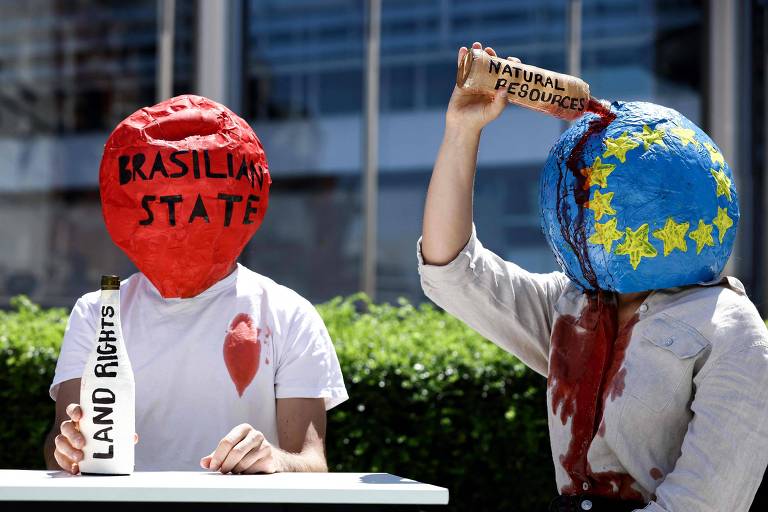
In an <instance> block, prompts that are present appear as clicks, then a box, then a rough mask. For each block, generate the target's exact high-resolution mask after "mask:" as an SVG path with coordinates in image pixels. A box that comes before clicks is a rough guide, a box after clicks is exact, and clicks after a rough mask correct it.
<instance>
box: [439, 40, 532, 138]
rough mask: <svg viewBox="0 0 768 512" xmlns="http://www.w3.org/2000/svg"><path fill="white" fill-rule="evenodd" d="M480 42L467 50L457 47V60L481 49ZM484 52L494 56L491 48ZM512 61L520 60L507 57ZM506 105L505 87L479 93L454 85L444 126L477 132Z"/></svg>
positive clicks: (494, 53)
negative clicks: (493, 91) (491, 91)
mask: <svg viewBox="0 0 768 512" xmlns="http://www.w3.org/2000/svg"><path fill="white" fill-rule="evenodd" d="M482 49H483V46H482V45H481V44H480V43H474V44H473V45H472V49H471V50H469V49H467V48H466V47H464V46H462V47H461V48H460V49H459V56H458V62H459V63H461V61H462V60H463V59H464V57H465V56H466V55H467V53H469V52H470V51H472V50H474V51H477V50H482ZM485 53H487V54H488V55H490V56H491V57H496V52H495V51H494V50H493V48H490V47H488V48H485ZM507 58H508V59H509V60H511V61H513V62H518V63H519V62H520V60H519V59H515V58H512V57H507ZM506 106H507V89H506V88H501V89H499V90H497V91H496V92H495V93H480V94H478V92H477V91H474V90H468V89H464V88H461V87H458V86H457V87H455V88H454V89H453V94H452V95H451V101H450V102H449V103H448V111H447V112H446V115H445V121H446V128H449V129H454V128H458V129H468V130H472V131H477V132H479V131H480V130H482V129H483V128H484V127H485V125H487V124H488V123H490V122H491V121H493V120H494V119H496V118H497V117H499V115H500V114H501V113H502V112H503V111H504V108H505V107H506Z"/></svg>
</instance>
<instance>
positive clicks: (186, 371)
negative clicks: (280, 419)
mask: <svg viewBox="0 0 768 512" xmlns="http://www.w3.org/2000/svg"><path fill="white" fill-rule="evenodd" d="M99 302H100V293H99V292H98V291H96V292H92V293H88V294H86V295H84V296H83V297H81V298H80V299H79V300H78V301H77V304H75V307H74V309H73V310H72V314H71V315H70V318H69V323H68V325H67V330H66V332H65V334H64V341H63V344H62V347H61V354H60V355H59V360H58V362H57V364H56V374H55V375H54V378H53V383H52V384H51V388H50V394H51V397H52V398H53V399H54V400H56V394H57V393H58V388H59V384H60V383H61V382H63V381H66V380H69V379H73V378H80V377H81V376H82V374H83V368H84V367H85V364H86V361H87V359H88V355H89V354H90V351H91V349H92V347H93V345H94V343H95V341H96V322H97V320H98V308H99ZM120 315H121V322H122V328H123V336H124V338H125V346H126V349H127V350H128V357H129V358H130V360H131V365H132V367H133V372H134V379H135V381H136V430H137V432H138V434H139V444H138V445H136V470H144V471H149V470H158V471H161V470H193V469H200V458H201V457H203V456H205V455H208V454H209V453H210V452H212V451H213V450H214V449H215V448H216V445H217V444H218V442H219V441H220V440H221V438H222V437H223V436H224V435H226V434H227V433H228V432H229V431H230V430H231V429H232V428H233V427H235V426H237V425H239V424H241V423H248V424H250V425H252V426H253V427H254V428H256V429H257V430H260V431H261V432H263V433H264V435H265V436H266V438H267V439H268V440H269V441H270V442H271V443H272V444H274V445H276V446H277V445H278V438H277V422H276V414H275V399H276V398H324V399H325V406H326V409H330V408H332V407H334V406H336V405H338V404H340V403H341V402H343V401H344V400H346V399H347V398H348V396H347V391H346V389H345V387H344V379H343V377H342V374H341V369H340V367H339V361H338V359H337V357H336V351H335V350H334V348H333V343H332V342H331V339H330V337H329V335H328V331H327V330H326V328H325V325H324V324H323V321H322V319H321V318H320V315H319V314H318V313H317V311H316V310H315V308H314V307H313V306H312V305H311V304H310V303H309V302H308V301H307V300H305V299H304V298H302V297H301V296H299V295H298V294H297V293H296V292H294V291H292V290H290V289H288V288H286V287H284V286H280V285H278V284H277V283H275V282H274V281H272V280H271V279H268V278H266V277H264V276H261V275H259V274H257V273H255V272H253V271H251V270H249V269H247V268H245V267H244V266H242V265H239V264H238V266H237V269H236V270H235V271H234V272H232V273H231V274H230V275H229V276H227V277H225V278H224V279H222V280H221V281H219V282H218V283H216V284H215V285H213V286H212V287H210V288H209V289H207V290H205V291H204V292H202V293H201V294H199V295H197V296H195V297H193V298H190V299H164V298H163V297H162V296H161V295H160V293H159V292H158V291H157V289H156V288H155V287H154V286H153V285H152V283H151V282H150V281H149V280H148V279H147V278H146V277H145V276H144V275H143V274H141V273H137V274H133V275H132V276H131V277H129V278H128V279H126V280H125V281H123V282H122V283H121V285H120ZM243 339H245V341H246V342H247V343H237V342H238V341H243ZM225 340H227V341H228V344H229V345H235V346H234V347H232V346H230V348H228V349H227V350H225ZM257 346H258V347H259V348H258V349H257V348H256V347H257ZM225 352H227V353H228V354H227V359H228V360H229V366H230V368H231V369H232V372H231V373H230V371H229V369H228V366H227V363H226V362H225ZM257 355H258V357H256V356H257ZM249 358H250V360H249ZM254 368H257V369H256V373H255V375H253V370H254ZM251 375H253V379H252V380H251V381H250V382H248V378H249V377H250V376H251ZM236 383H237V384H239V388H240V389H238V385H236ZM246 384H247V386H246ZM239 391H242V396H241V395H240V394H239Z"/></svg>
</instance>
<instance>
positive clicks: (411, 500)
mask: <svg viewBox="0 0 768 512" xmlns="http://www.w3.org/2000/svg"><path fill="white" fill-rule="evenodd" d="M0 501H149V502H177V503H181V502H190V503H192V502H239V503H339V504H343V503H366V504H401V505H445V504H447V503H448V489H445V488H443V487H437V486H434V485H429V484H423V483H421V482H417V481H415V480H409V479H407V478H401V477H399V476H395V475H390V474H388V473H276V474H274V475H222V474H219V473H211V472H202V471H199V472H196V471H189V472H186V471H163V472H137V473H134V474H132V475H128V476H82V475H78V476H72V475H70V474H68V473H64V472H63V471H22V470H0Z"/></svg>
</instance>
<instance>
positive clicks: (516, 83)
mask: <svg viewBox="0 0 768 512" xmlns="http://www.w3.org/2000/svg"><path fill="white" fill-rule="evenodd" d="M456 85H458V86H459V87H461V88H463V89H467V90H469V91H472V92H476V93H487V94H493V93H495V92H496V91H497V90H498V89H502V88H503V89H507V100H508V101H509V102H510V103H515V104H517V105H521V106H523V107H527V108H530V109H533V110H538V111H540V112H546V113H547V114H550V115H553V116H556V117H559V118H561V119H566V120H568V121H572V120H574V119H577V118H579V117H581V116H582V115H584V114H585V113H586V112H587V107H588V106H589V99H590V93H589V85H588V84H587V83H586V82H584V81H583V80H581V79H579V78H576V77H574V76H570V75H564V74H562V73H555V72H554V71H549V70H547V69H542V68H537V67H535V66H529V65H527V64H521V63H519V62H514V61H511V60H508V59H501V58H498V57H491V56H490V55H488V54H487V53H486V52H485V51H483V50H480V49H477V48H472V49H470V50H469V52H467V54H466V55H465V56H464V58H463V59H462V60H461V62H459V69H458V71H457V72H456Z"/></svg>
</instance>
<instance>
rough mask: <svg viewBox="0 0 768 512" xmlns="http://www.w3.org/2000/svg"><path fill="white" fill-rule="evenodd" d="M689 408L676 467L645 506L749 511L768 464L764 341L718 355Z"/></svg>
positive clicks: (663, 511) (667, 510)
mask: <svg viewBox="0 0 768 512" xmlns="http://www.w3.org/2000/svg"><path fill="white" fill-rule="evenodd" d="M691 410H692V411H693V414H694V415H693V419H692V420H691V422H690V424H689V425H688V431H687V433H686V435H685V438H684V440H683V445H682V448H681V453H680V457H679V458H678V460H677V463H676V464H675V468H674V470H673V471H672V472H671V473H669V475H667V477H666V479H665V480H664V482H662V483H661V485H659V487H658V488H657V489H656V499H655V500H654V501H652V502H651V503H650V504H649V505H648V506H647V507H646V508H645V509H644V510H651V511H654V512H677V511H679V510H696V511H698V512H719V511H723V510H728V511H729V512H748V510H749V507H750V504H751V503H752V500H753V499H754V497H755V494H756V492H757V488H758V487H759V485H760V481H761V480H762V477H763V472H764V471H765V468H766V464H768V346H765V345H753V346H751V347H747V348H744V349H739V350H736V351H733V352H730V353H726V354H724V355H722V356H720V357H719V358H718V360H717V361H715V363H714V364H713V366H712V367H711V368H710V370H709V371H706V373H705V374H704V375H703V377H702V378H701V379H700V381H699V382H698V383H697V389H696V395H695V397H694V400H693V402H692V404H691Z"/></svg>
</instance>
